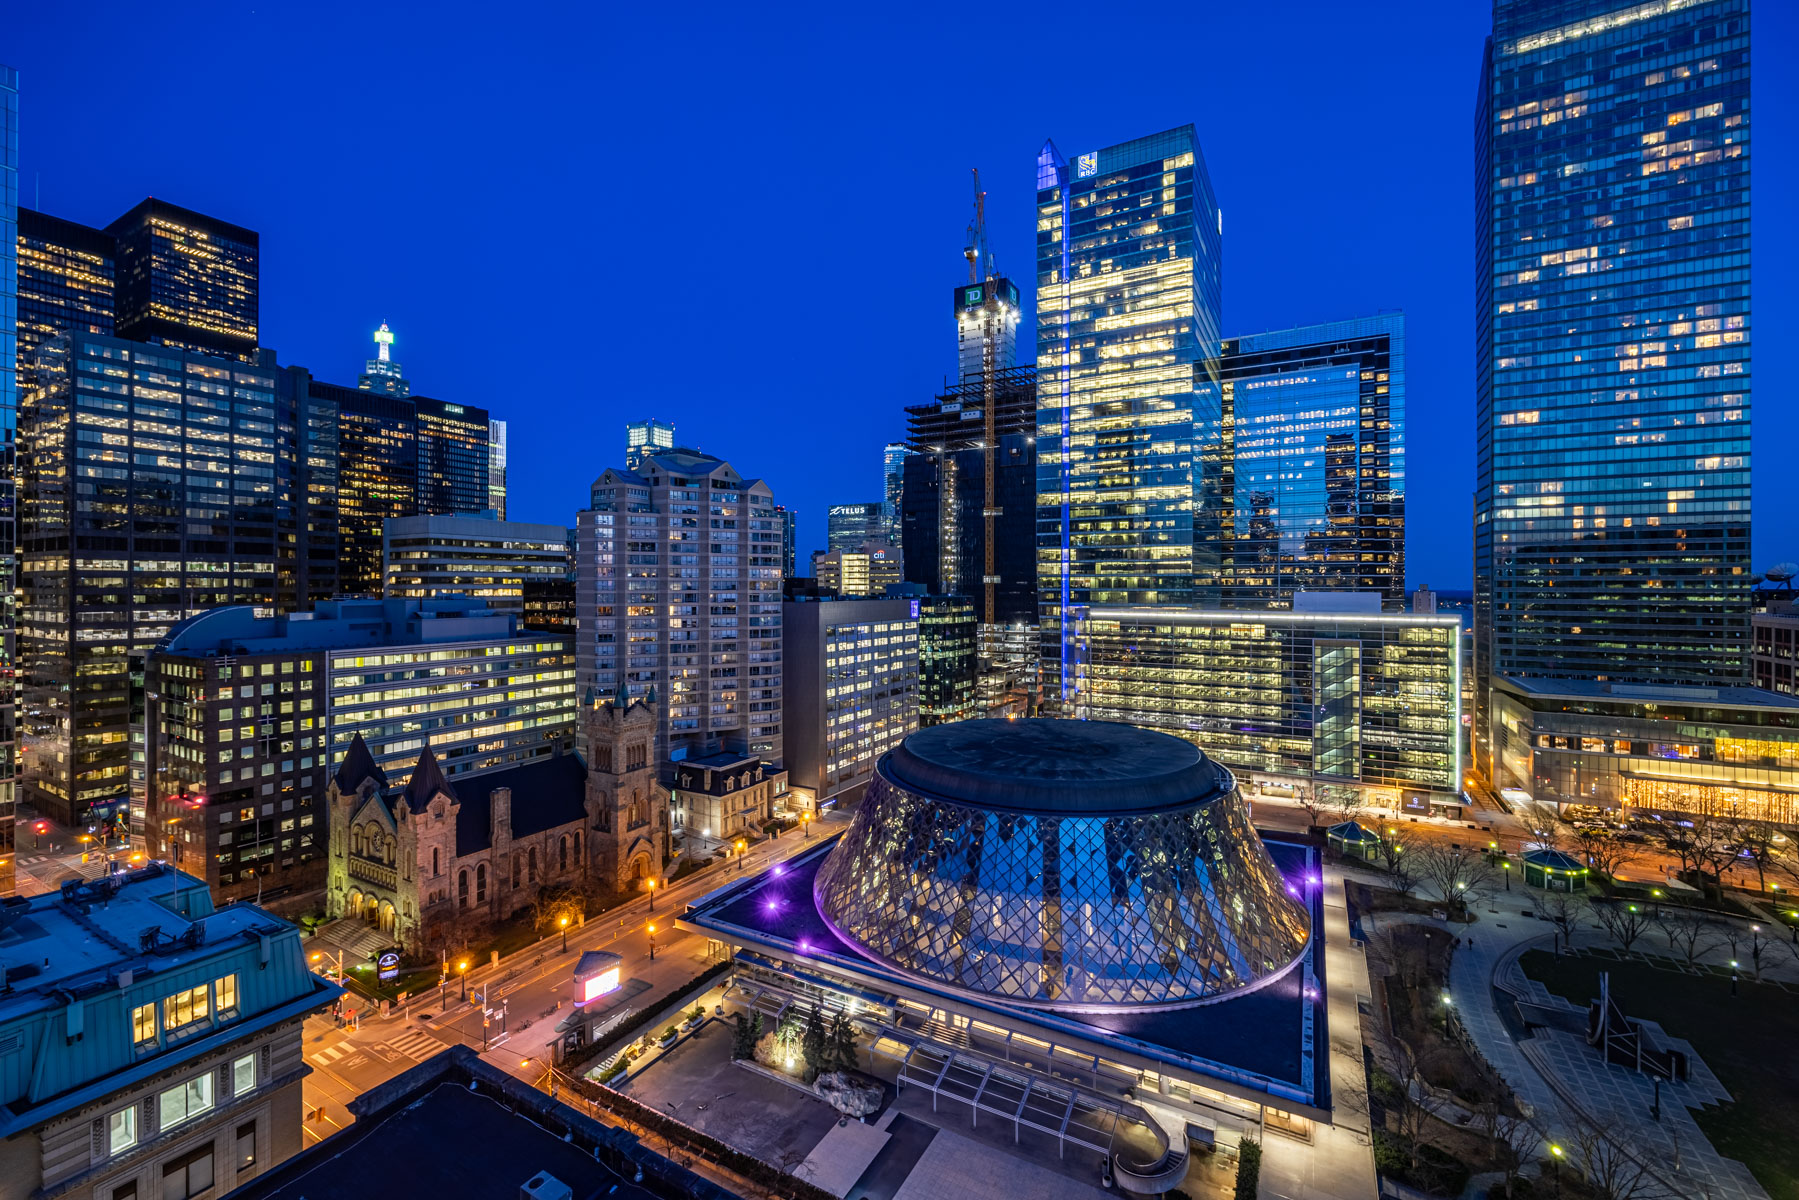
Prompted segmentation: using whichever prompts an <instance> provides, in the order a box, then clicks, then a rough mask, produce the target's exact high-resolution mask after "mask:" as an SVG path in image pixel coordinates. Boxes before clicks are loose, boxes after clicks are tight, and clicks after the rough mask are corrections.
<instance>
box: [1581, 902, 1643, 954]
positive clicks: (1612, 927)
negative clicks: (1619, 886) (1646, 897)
mask: <svg viewBox="0 0 1799 1200" xmlns="http://www.w3.org/2000/svg"><path fill="white" fill-rule="evenodd" d="M1593 917H1594V919H1596V920H1597V921H1598V922H1599V926H1600V928H1602V929H1604V930H1605V932H1606V933H1607V934H1609V935H1610V936H1611V939H1612V940H1613V941H1614V942H1617V943H1618V945H1620V946H1622V947H1623V948H1624V953H1626V954H1629V953H1630V948H1631V946H1633V945H1635V944H1636V941H1637V939H1638V938H1640V937H1642V936H1643V935H1644V934H1645V933H1648V932H1649V927H1650V925H1652V924H1653V923H1654V921H1653V920H1652V919H1651V918H1650V916H1649V910H1648V909H1647V908H1645V907H1644V906H1643V905H1641V904H1637V903H1634V902H1632V901H1626V900H1613V901H1611V902H1610V903H1607V904H1595V905H1593Z"/></svg>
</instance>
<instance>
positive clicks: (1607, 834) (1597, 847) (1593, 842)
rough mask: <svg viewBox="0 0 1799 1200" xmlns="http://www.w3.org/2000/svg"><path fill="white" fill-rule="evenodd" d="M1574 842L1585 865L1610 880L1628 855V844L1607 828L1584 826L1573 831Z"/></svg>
mask: <svg viewBox="0 0 1799 1200" xmlns="http://www.w3.org/2000/svg"><path fill="white" fill-rule="evenodd" d="M1574 843H1575V845H1576V846H1578V847H1579V848H1580V854H1581V857H1582V858H1583V859H1585V860H1586V864H1587V866H1589V867H1591V868H1592V869H1593V870H1594V871H1595V872H1597V873H1598V874H1600V875H1603V876H1605V878H1606V881H1607V882H1610V881H1611V879H1612V877H1613V876H1615V875H1617V873H1618V868H1619V867H1621V866H1623V865H1624V862H1625V860H1626V859H1627V858H1629V857H1630V848H1629V846H1628V845H1627V844H1626V843H1624V842H1621V841H1619V840H1618V837H1617V835H1616V834H1614V833H1613V832H1612V831H1611V830H1609V829H1594V828H1585V829H1578V830H1576V831H1575V833H1574Z"/></svg>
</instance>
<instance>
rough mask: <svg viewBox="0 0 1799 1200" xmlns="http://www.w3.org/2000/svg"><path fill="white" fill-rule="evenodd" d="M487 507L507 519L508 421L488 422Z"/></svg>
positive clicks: (499, 516) (494, 513)
mask: <svg viewBox="0 0 1799 1200" xmlns="http://www.w3.org/2000/svg"><path fill="white" fill-rule="evenodd" d="M487 507H488V508H489V509H491V510H492V511H493V515H494V516H496V517H498V518H499V519H500V520H502V521H504V520H505V519H506V422H504V421H494V420H489V421H488V422H487Z"/></svg>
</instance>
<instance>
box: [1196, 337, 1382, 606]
mask: <svg viewBox="0 0 1799 1200" xmlns="http://www.w3.org/2000/svg"><path fill="white" fill-rule="evenodd" d="M1223 373H1224V456H1223V463H1224V510H1223V522H1224V525H1225V538H1224V541H1225V560H1224V563H1223V565H1222V570H1221V572H1220V574H1221V592H1222V595H1221V597H1220V599H1221V600H1222V601H1223V603H1224V604H1225V605H1226V606H1227V607H1232V608H1287V607H1289V605H1290V604H1291V602H1292V597H1293V593H1294V592H1295V591H1299V590H1305V589H1311V590H1322V591H1363V592H1378V593H1379V594H1380V598H1381V603H1382V605H1383V607H1386V608H1388V609H1392V610H1398V609H1400V608H1403V607H1404V604H1405V317H1404V316H1402V315H1401V314H1399V313H1386V314H1382V315H1380V316H1374V317H1362V318H1359V319H1356V320H1351V321H1333V322H1331V323H1329V324H1326V325H1310V326H1306V327H1304V328H1300V329H1286V330H1281V331H1280V332H1278V333H1258V334H1252V335H1249V336H1245V337H1237V338H1227V339H1225V342H1224V361H1223Z"/></svg>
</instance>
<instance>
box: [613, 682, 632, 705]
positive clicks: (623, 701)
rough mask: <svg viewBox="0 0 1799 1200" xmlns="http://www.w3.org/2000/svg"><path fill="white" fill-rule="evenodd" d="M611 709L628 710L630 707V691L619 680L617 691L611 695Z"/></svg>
mask: <svg viewBox="0 0 1799 1200" xmlns="http://www.w3.org/2000/svg"><path fill="white" fill-rule="evenodd" d="M612 707H614V708H630V707H631V689H629V688H627V687H626V686H625V681H624V680H623V679H620V680H619V681H618V691H616V692H614V693H612Z"/></svg>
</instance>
